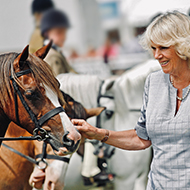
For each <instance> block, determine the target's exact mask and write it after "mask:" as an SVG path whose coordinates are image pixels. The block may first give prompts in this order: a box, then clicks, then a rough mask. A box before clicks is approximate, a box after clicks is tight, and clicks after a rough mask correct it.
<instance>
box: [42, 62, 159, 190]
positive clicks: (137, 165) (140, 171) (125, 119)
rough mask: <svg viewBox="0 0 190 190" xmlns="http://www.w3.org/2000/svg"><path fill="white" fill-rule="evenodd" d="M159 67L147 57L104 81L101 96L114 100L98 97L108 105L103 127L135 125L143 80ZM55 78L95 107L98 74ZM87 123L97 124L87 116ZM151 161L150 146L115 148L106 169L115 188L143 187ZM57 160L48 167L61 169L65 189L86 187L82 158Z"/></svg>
mask: <svg viewBox="0 0 190 190" xmlns="http://www.w3.org/2000/svg"><path fill="white" fill-rule="evenodd" d="M158 69H160V66H159V64H158V62H157V61H154V60H150V61H148V62H146V63H143V64H141V65H138V66H136V67H134V68H132V69H130V70H128V71H126V72H125V73H124V74H123V75H121V76H120V77H117V78H116V79H113V78H112V79H106V80H105V82H104V84H103V85H102V88H101V95H109V96H113V97H114V99H110V98H107V97H101V98H100V102H99V103H100V106H105V107H107V110H106V111H104V112H103V113H102V114H101V118H100V121H101V122H100V124H101V127H102V128H107V129H110V130H117V131H121V130H126V129H132V128H134V127H135V124H136V122H137V120H138V117H139V115H140V108H141V105H142V94H143V89H144V82H145V79H146V77H147V76H148V74H149V73H151V72H153V71H156V70H158ZM58 80H59V81H60V83H61V89H62V90H63V91H64V92H66V93H68V94H70V95H71V96H72V97H73V98H74V99H75V100H76V101H79V102H81V103H82V104H83V105H84V106H85V107H86V108H92V107H97V98H98V95H99V88H100V85H101V83H102V81H101V80H100V79H99V78H98V77H96V76H88V75H71V74H61V75H59V76H58ZM110 113H113V115H112V114H110ZM88 122H89V123H91V124H92V125H96V120H95V119H90V120H88ZM150 162H151V148H148V149H146V150H141V151H126V150H121V149H118V148H116V151H115V154H114V155H113V156H112V157H111V159H109V160H108V169H109V171H111V172H112V173H114V174H116V177H115V180H114V189H115V190H126V189H127V190H145V188H146V182H147V176H148V172H149V166H150ZM52 163H53V162H52ZM56 163H57V165H55V164H54V165H53V164H52V165H51V166H50V167H52V168H53V170H56V168H57V169H58V170H59V171H60V175H59V178H60V179H61V180H64V181H65V184H64V185H65V188H64V190H71V189H72V190H76V189H77V190H80V189H82V190H85V189H89V187H85V186H83V181H82V177H81V167H82V165H81V164H82V158H81V157H80V156H79V155H78V154H77V153H74V154H73V156H72V159H71V161H70V164H69V165H67V164H65V163H62V162H58V161H57V162H56ZM67 166H68V167H67ZM66 168H67V169H66ZM66 170H67V173H66V176H65V179H64V175H65V172H66ZM45 181H46V180H45Z"/></svg>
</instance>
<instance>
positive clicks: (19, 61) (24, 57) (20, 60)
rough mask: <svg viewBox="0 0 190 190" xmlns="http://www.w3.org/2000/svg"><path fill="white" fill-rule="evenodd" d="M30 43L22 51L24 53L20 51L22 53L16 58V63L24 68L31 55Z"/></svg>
mask: <svg viewBox="0 0 190 190" xmlns="http://www.w3.org/2000/svg"><path fill="white" fill-rule="evenodd" d="M28 48H29V45H27V46H26V47H25V48H24V50H23V51H22V53H20V55H19V56H18V57H17V58H16V59H15V61H14V64H15V65H16V66H17V67H18V68H23V67H24V64H25V61H26V60H27V58H28V55H29V51H28Z"/></svg>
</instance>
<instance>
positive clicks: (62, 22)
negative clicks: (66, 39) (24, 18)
mask: <svg viewBox="0 0 190 190" xmlns="http://www.w3.org/2000/svg"><path fill="white" fill-rule="evenodd" d="M56 27H63V28H69V27H70V22H69V19H68V17H67V15H66V14H65V13H64V12H63V11H60V10H57V9H50V10H47V11H45V12H44V14H43V15H42V19H41V26H40V28H41V34H42V36H44V33H45V32H47V31H48V30H49V29H51V28H56Z"/></svg>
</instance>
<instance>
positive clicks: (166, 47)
mask: <svg viewBox="0 0 190 190" xmlns="http://www.w3.org/2000/svg"><path fill="white" fill-rule="evenodd" d="M168 48H169V47H161V48H160V49H168Z"/></svg>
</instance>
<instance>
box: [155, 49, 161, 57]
mask: <svg viewBox="0 0 190 190" xmlns="http://www.w3.org/2000/svg"><path fill="white" fill-rule="evenodd" d="M162 56H163V55H162V53H161V51H160V50H159V49H156V50H155V52H154V58H155V59H160V58H162Z"/></svg>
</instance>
